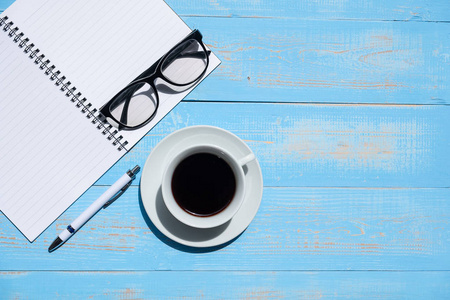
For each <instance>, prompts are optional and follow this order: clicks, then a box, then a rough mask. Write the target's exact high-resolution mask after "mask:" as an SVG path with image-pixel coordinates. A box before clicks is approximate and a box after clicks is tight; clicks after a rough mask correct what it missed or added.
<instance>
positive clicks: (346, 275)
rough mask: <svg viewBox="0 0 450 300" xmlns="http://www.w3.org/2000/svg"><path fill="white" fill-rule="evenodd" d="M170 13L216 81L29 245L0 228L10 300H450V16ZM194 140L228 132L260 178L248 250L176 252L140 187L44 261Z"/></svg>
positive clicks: (272, 4) (285, 3)
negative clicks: (115, 192)
mask: <svg viewBox="0 0 450 300" xmlns="http://www.w3.org/2000/svg"><path fill="white" fill-rule="evenodd" d="M12 1H13V0H0V10H3V9H5V8H6V7H8V5H10V4H11V3H12ZM167 2H168V4H169V5H170V6H171V7H172V8H173V9H174V10H175V11H176V12H177V13H178V14H180V15H181V17H182V18H183V20H185V21H186V22H187V24H188V25H189V26H190V27H191V28H199V29H201V31H202V33H203V35H204V38H205V41H206V43H207V44H208V45H209V47H211V48H212V49H213V51H214V52H215V53H216V54H217V55H218V56H219V57H220V58H221V60H222V65H221V66H220V67H219V68H218V69H217V70H216V71H215V72H214V73H213V74H211V75H210V76H209V77H208V78H207V79H206V80H205V81H204V82H202V83H201V84H200V86H198V88H197V89H196V90H195V91H194V92H193V93H191V94H190V95H189V96H188V98H186V99H185V100H184V101H183V102H182V103H180V104H179V105H178V106H177V107H176V108H175V109H174V110H173V111H172V112H171V113H170V114H169V115H167V116H166V117H165V118H164V119H163V120H162V121H161V122H160V123H159V124H158V125H157V126H156V127H155V128H154V129H153V130H152V131H150V132H149V134H148V135H147V136H146V137H145V138H144V139H143V140H142V141H141V142H140V143H139V144H138V145H137V146H136V147H134V148H133V150H132V151H131V153H129V154H127V155H126V156H125V157H123V158H122V159H121V160H120V161H119V162H118V163H117V164H116V165H115V166H114V167H113V168H112V169H111V170H110V171H109V172H108V173H106V174H105V175H104V176H103V177H102V178H101V179H99V180H98V182H97V183H96V184H95V185H94V186H93V187H91V188H90V189H89V190H88V191H87V192H86V193H85V194H84V195H83V196H82V197H81V198H80V199H79V200H78V201H76V202H75V204H74V205H72V206H71V207H70V208H69V209H68V210H67V211H66V212H65V213H64V214H63V215H62V216H61V217H60V218H59V219H58V220H56V221H55V222H54V224H53V225H52V226H51V227H49V228H48V229H47V230H46V231H45V232H44V233H43V234H42V235H41V236H40V237H39V238H38V239H37V240H36V241H35V242H34V243H32V244H30V243H28V242H27V240H26V239H25V238H24V237H23V236H22V235H21V234H20V233H19V232H18V231H17V230H16V229H15V227H14V226H13V225H12V224H11V223H10V222H9V221H8V220H7V219H6V217H5V216H4V215H0V298H5V299H27V298H31V299H33V298H43V299H48V298H57V297H61V298H78V297H79V298H94V299H95V298H118V299H135V298H149V297H152V298H160V297H162V296H166V297H175V298H177V297H186V298H203V297H204V298H210V297H220V298H248V299H266V298H270V299H272V298H283V297H286V298H306V299H311V298H312V299H319V298H320V299H322V298H363V299H366V298H388V299H402V298H405V299H411V298H417V299H444V298H447V299H448V298H449V297H450V243H449V242H450V230H449V229H450V224H449V219H450V189H449V180H450V159H449V154H450V151H449V150H450V107H449V103H450V83H449V82H450V2H449V1H444V0H442V1H437V0H436V1H429V0H414V1H400V0H364V1H346V0H323V1H297V0H280V1H273V0H260V1H254V0H251V1H250V0H248V1H232V0H190V1H182V0H168V1H167ZM191 125H214V126H219V127H222V128H224V129H227V130H229V131H231V132H233V133H234V134H236V135H237V136H239V137H240V138H242V139H243V140H244V141H245V142H246V143H247V144H248V145H249V147H250V148H251V149H252V150H253V151H254V153H255V154H256V156H257V158H258V160H259V162H260V165H261V168H262V172H263V178H264V193H263V199H262V204H261V207H260V209H259V211H258V213H257V215H256V217H255V219H254V220H253V222H252V223H251V224H250V226H249V227H248V228H247V230H246V231H245V232H244V233H243V234H242V235H241V236H239V238H237V239H236V240H235V241H233V242H232V243H231V244H229V245H227V246H226V247H218V248H214V249H207V250H201V249H193V248H189V247H185V246H181V245H178V244H176V243H174V242H171V241H170V240H169V239H167V238H166V237H164V236H163V235H162V234H160V233H159V232H158V231H157V230H156V229H155V228H154V226H152V224H151V222H150V221H149V219H148V217H147V216H146V214H145V211H144V210H143V206H142V203H141V200H140V196H139V185H138V183H139V181H138V180H137V181H135V182H134V184H135V185H134V186H132V188H130V189H129V191H127V192H126V193H125V195H124V196H123V197H122V198H120V200H119V201H116V202H115V203H114V204H113V205H112V206H111V207H110V208H108V210H106V211H102V212H101V213H99V214H98V215H97V216H96V217H95V218H93V219H92V220H91V221H90V222H89V223H88V224H87V225H86V226H85V227H83V228H82V229H81V230H80V232H79V233H78V234H77V235H75V236H74V238H72V239H71V240H70V241H69V242H68V243H67V244H66V245H64V246H63V247H62V248H61V249H59V250H57V251H56V252H54V253H52V254H49V253H48V252H47V248H48V245H49V244H50V243H51V241H52V240H53V239H54V238H55V236H56V235H57V233H58V232H59V231H60V230H62V229H63V228H64V227H65V225H66V224H68V223H69V222H70V221H71V220H73V219H74V218H75V217H76V216H77V215H79V214H80V213H81V211H83V210H84V209H85V208H86V207H87V206H88V205H89V204H90V203H91V202H92V201H93V200H95V198H96V197H98V196H99V195H100V194H101V193H102V192H103V191H104V190H105V189H107V187H108V186H109V185H111V184H112V183H113V182H114V181H115V180H116V179H117V178H118V177H119V176H120V175H121V174H123V172H124V170H127V169H128V168H130V166H133V165H135V164H139V165H141V166H142V165H144V162H145V160H146V158H147V156H148V155H149V154H150V152H151V151H152V149H153V148H154V147H155V145H157V144H158V142H159V141H161V140H162V139H163V138H164V137H165V136H167V135H168V134H170V133H171V132H173V131H175V130H177V129H181V128H184V127H186V126H191ZM138 179H139V177H138ZM24 185H25V183H24Z"/></svg>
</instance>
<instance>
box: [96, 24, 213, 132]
mask: <svg viewBox="0 0 450 300" xmlns="http://www.w3.org/2000/svg"><path fill="white" fill-rule="evenodd" d="M210 53H211V51H208V50H206V48H205V45H204V44H203V42H202V35H201V33H200V31H198V30H194V31H192V32H191V33H190V34H189V35H188V36H187V37H186V38H185V39H183V40H182V41H181V42H179V43H178V44H177V45H175V47H173V48H172V49H171V50H170V51H169V52H167V54H165V55H164V56H163V57H162V58H160V59H159V60H158V61H157V62H155V63H154V64H153V65H152V66H151V67H150V68H148V69H147V70H146V71H145V72H144V73H142V74H141V75H139V76H138V77H137V78H136V79H135V80H133V81H132V82H131V83H130V84H128V85H127V86H126V87H125V88H124V89H122V90H121V91H120V92H118V93H117V94H116V95H115V96H114V97H113V98H112V99H111V100H110V101H108V103H106V104H105V105H104V106H102V108H101V109H100V113H101V114H102V115H103V116H104V117H106V119H107V121H108V122H109V123H111V125H113V126H115V127H117V128H118V129H119V130H121V129H125V130H133V129H137V128H140V127H142V126H144V125H146V124H148V123H149V122H150V121H151V120H152V119H153V118H154V117H155V115H156V112H157V110H158V106H159V95H158V89H157V88H156V87H157V86H156V84H155V81H156V79H157V78H160V79H162V80H164V81H165V82H166V83H168V84H169V88H172V90H174V91H175V92H181V91H183V90H186V89H187V88H188V87H190V86H191V85H193V84H194V83H196V82H197V81H198V80H199V79H200V78H202V76H203V75H204V74H205V72H206V70H207V69H208V65H209V54H210ZM158 86H159V85H158ZM180 88H184V89H181V91H179V89H180Z"/></svg>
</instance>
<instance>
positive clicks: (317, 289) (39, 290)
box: [0, 271, 450, 299]
mask: <svg viewBox="0 0 450 300" xmlns="http://www.w3.org/2000/svg"><path fill="white" fill-rule="evenodd" d="M449 279H450V276H449V272H173V271H172V272H171V271H167V272H1V273H0V289H1V290H2V296H3V297H4V298H5V299H49V298H63V299H66V298H71V299H73V298H74V296H75V295H76V298H80V299H98V298H101V299H103V298H106V299H110V298H114V299H149V298H151V299H167V298H170V299H172V298H177V299H178V298H183V299H192V298H195V299H198V298H201V299H203V298H206V299H211V298H220V299H281V298H287V299H349V298H351V299H379V298H383V299H445V298H448V297H449V295H450V293H449V287H450V286H449V282H450V280H449ZM30 283H33V284H30ZM80 287H82V288H80Z"/></svg>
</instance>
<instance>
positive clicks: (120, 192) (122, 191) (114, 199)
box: [103, 181, 131, 209]
mask: <svg viewBox="0 0 450 300" xmlns="http://www.w3.org/2000/svg"><path fill="white" fill-rule="evenodd" d="M130 185H131V181H130V182H128V183H127V184H126V185H125V186H124V187H123V188H121V189H120V191H119V192H118V193H117V194H116V195H115V196H114V197H112V198H111V199H109V200H108V201H107V202H106V203H105V204H104V205H103V209H105V208H107V207H108V206H110V205H111V204H112V203H113V202H114V201H116V200H117V198H119V197H120V196H122V194H123V193H125V191H126V190H127V189H128V188H129V187H130Z"/></svg>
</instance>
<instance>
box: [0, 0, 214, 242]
mask: <svg viewBox="0 0 450 300" xmlns="http://www.w3.org/2000/svg"><path fill="white" fill-rule="evenodd" d="M4 15H7V16H8V17H9V20H10V21H13V22H14V27H15V26H17V27H19V31H18V32H24V34H25V37H28V38H29V39H30V41H31V42H32V43H34V44H35V47H34V49H39V50H40V52H39V54H38V55H40V54H44V55H45V59H49V60H50V61H51V65H52V64H53V65H55V66H56V69H55V71H56V70H60V71H61V74H62V75H64V76H66V77H67V80H68V81H70V82H71V86H70V87H72V86H75V87H77V92H81V93H82V97H86V98H87V102H89V103H92V104H93V108H97V109H99V108H100V107H101V106H102V105H103V104H104V103H106V102H107V101H108V100H109V99H110V98H111V97H112V96H114V95H115V94H116V93H117V92H118V91H119V90H120V89H121V88H123V87H124V86H126V85H127V84H128V83H129V82H131V81H132V80H133V79H134V78H135V77H136V76H138V75H139V74H140V73H142V72H143V71H144V70H145V69H147V68H148V67H149V66H151V65H152V64H153V63H154V62H155V61H156V60H157V59H159V58H160V57H161V56H163V55H164V54H165V53H166V52H167V51H168V50H169V49H170V48H172V47H173V46H174V45H175V44H176V43H178V42H179V41H180V40H182V39H183V38H184V37H185V36H186V35H188V34H189V33H190V31H191V30H190V29H189V28H188V27H187V26H186V25H185V24H184V23H183V21H182V20H181V19H180V18H179V17H178V16H177V15H176V14H175V13H174V12H173V11H172V10H171V9H170V7H168V6H167V5H166V4H165V3H164V2H163V1H161V0H149V1H133V2H130V1H124V0H119V1H105V0H97V1H91V0H79V1H61V0H42V1H29V0H18V1H16V2H15V3H14V4H13V5H12V6H11V7H10V8H8V9H7V10H6V11H5V12H4V13H3V14H2V15H1V16H4ZM0 36H1V39H0V45H1V47H2V48H1V51H2V53H0V57H1V59H4V60H3V61H2V62H0V66H1V67H2V70H1V72H0V73H1V75H0V106H1V107H0V118H1V119H2V121H1V122H2V125H3V124H9V125H7V126H3V127H2V129H1V131H0V139H1V140H2V141H4V140H7V141H9V143H8V146H7V147H6V148H5V147H4V148H3V149H1V150H0V154H1V155H2V158H1V160H0V162H1V164H0V168H1V169H0V182H1V181H2V180H5V181H6V180H7V181H8V183H7V184H5V185H2V186H0V209H1V210H2V211H3V213H5V215H6V216H7V217H8V218H9V219H10V220H11V221H12V222H13V223H14V224H15V225H16V226H17V227H18V228H19V229H20V230H21V231H22V233H24V235H25V236H26V237H27V238H28V239H29V240H34V239H35V238H36V237H37V236H38V235H39V234H40V233H41V232H42V231H43V230H44V229H45V228H46V227H47V226H48V225H49V224H50V223H51V222H52V221H53V220H54V219H55V218H56V217H58V216H59V215H60V214H61V213H62V212H63V211H64V210H65V209H66V208H67V207H68V206H69V205H70V204H71V203H72V202H73V201H75V200H76V198H78V197H79V196H80V195H81V194H82V193H83V192H84V191H85V190H86V189H87V188H88V187H89V186H90V185H91V184H92V183H93V182H94V181H95V180H96V179H98V178H99V177H100V176H101V175H102V174H103V173H104V172H105V171H106V170H107V169H108V168H109V167H110V166H111V165H112V164H113V163H114V162H115V161H117V160H118V159H119V158H120V156H121V155H122V154H123V153H120V152H118V151H117V150H116V148H114V147H112V146H111V142H110V141H107V140H106V139H105V138H104V137H103V136H101V135H100V137H99V133H98V131H96V129H93V128H92V127H95V126H92V125H91V124H90V123H89V122H87V121H86V120H85V117H84V116H83V115H82V114H81V113H80V112H79V111H77V110H76V109H75V108H74V104H73V103H71V102H70V101H69V100H68V98H66V97H65V96H64V93H62V92H61V91H59V89H58V88H56V87H55V86H54V84H53V83H52V82H50V80H49V79H48V77H47V76H44V75H43V71H41V70H39V68H38V67H37V66H36V65H35V64H33V63H32V61H31V60H30V59H29V58H27V55H25V54H23V52H22V51H21V50H20V49H18V47H17V45H16V44H14V43H13V42H12V41H11V38H9V37H7V35H6V34H4V33H1V32H0ZM3 45H7V46H5V47H3ZM9 62H11V63H9ZM17 64H19V65H20V66H18V65H17ZM218 64H219V60H218V59H217V58H216V57H215V56H214V55H213V54H211V56H210V67H209V70H208V72H207V74H208V73H209V72H211V71H212V70H213V69H214V68H215V67H216V66H217V65H218ZM8 68H9V69H8ZM207 74H206V75H207ZM206 75H205V76H206ZM67 80H66V82H67ZM189 91H190V90H188V91H185V92H184V93H180V94H174V95H170V96H167V97H164V96H162V97H161V96H160V97H161V104H160V108H159V109H158V113H157V116H156V117H155V119H154V120H153V121H152V122H151V123H150V124H148V125H147V126H145V127H144V128H142V129H140V130H136V131H129V132H121V133H120V134H121V135H123V136H124V137H125V138H124V140H127V141H128V142H129V144H128V147H127V148H130V147H131V146H132V145H134V144H135V143H136V142H137V141H138V140H139V139H140V138H142V136H143V135H144V134H145V133H146V132H147V131H148V130H150V129H151V128H152V127H153V126H154V125H155V124H156V123H157V122H158V121H159V120H160V119H161V118H162V117H164V116H165V114H167V113H168V112H169V111H170V110H171V109H172V108H173V107H174V106H175V105H176V104H177V103H178V102H179V101H181V100H182V98H183V97H184V96H185V95H186V94H187V93H188V92H189ZM30 95H31V98H32V99H30ZM16 101H20V103H19V105H17V106H14V105H10V103H11V102H16ZM3 106H5V107H3ZM43 107H45V108H46V109H42V108H43ZM50 111H51V113H50ZM17 115H21V116H23V117H22V118H17V117H15V116H17ZM25 116H28V117H29V118H26V117H25ZM62 128H64V129H62ZM25 133H26V136H25ZM80 148H81V149H80ZM122 152H124V151H122ZM17 162H20V163H19V165H17ZM10 169H14V170H15V171H14V172H12V173H11V171H10ZM56 174H58V175H56ZM55 177H57V180H56V181H54V178H55ZM42 186H45V188H42ZM64 187H67V188H64ZM30 199H31V200H30Z"/></svg>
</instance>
